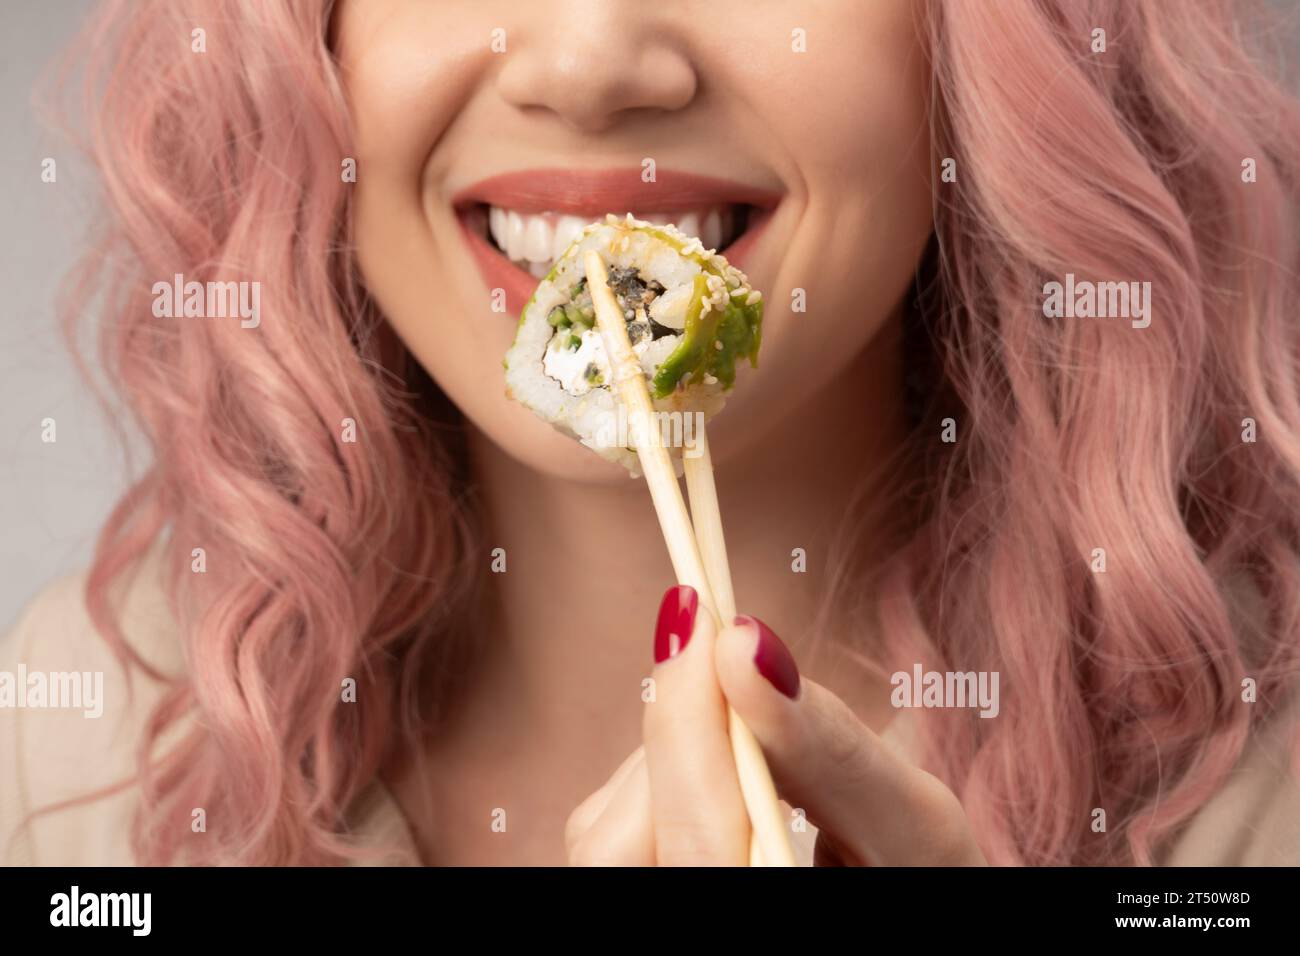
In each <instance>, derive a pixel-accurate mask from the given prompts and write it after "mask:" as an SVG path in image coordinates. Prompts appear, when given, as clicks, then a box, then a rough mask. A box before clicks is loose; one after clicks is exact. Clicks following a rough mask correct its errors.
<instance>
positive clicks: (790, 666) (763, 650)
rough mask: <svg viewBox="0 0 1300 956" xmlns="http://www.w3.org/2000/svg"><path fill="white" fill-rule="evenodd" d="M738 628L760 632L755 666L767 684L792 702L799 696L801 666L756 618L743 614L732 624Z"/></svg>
mask: <svg viewBox="0 0 1300 956" xmlns="http://www.w3.org/2000/svg"><path fill="white" fill-rule="evenodd" d="M732 623H733V624H734V625H735V626H736V627H752V628H753V629H754V630H756V631H757V632H758V648H757V649H756V650H755V651H754V666H755V667H757V668H758V672H759V673H760V674H762V675H763V676H764V677H766V678H767V682H768V683H769V684H771V685H772V686H773V687H775V688H776V689H777V690H779V691H780V692H781V693H783V694H785V696H786V697H789V698H790V699H791V700H794V699H795V698H797V697H798V696H799V665H798V664H796V663H795V662H794V656H793V655H792V654H791V653H790V649H789V648H788V647H786V646H785V644H784V643H783V642H782V641H781V638H779V637H777V636H776V634H774V633H773V632H772V629H771V628H770V627H768V626H767V625H766V624H764V623H763V622H762V621H760V620H759V619H758V618H756V617H750V616H749V615H748V614H741V615H739V616H737V617H736V620H735V621H734V622H732Z"/></svg>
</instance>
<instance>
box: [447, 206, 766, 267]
mask: <svg viewBox="0 0 1300 956" xmlns="http://www.w3.org/2000/svg"><path fill="white" fill-rule="evenodd" d="M753 208H754V207H752V206H750V205H748V204H745V203H735V204H722V205H713V206H704V207H700V208H696V209H683V210H679V211H676V212H639V211H637V210H636V209H631V210H627V209H620V210H613V209H609V210H604V211H602V212H599V213H596V214H594V215H588V216H575V215H572V214H569V213H560V212H555V211H553V210H546V211H544V212H527V211H520V210H517V209H506V208H503V207H501V206H493V205H489V204H482V205H480V207H479V208H478V209H476V210H472V211H471V216H472V219H473V221H474V223H475V224H476V226H477V225H479V224H485V225H486V235H485V236H484V238H485V239H487V240H488V241H489V242H490V243H491V244H492V246H493V247H494V248H495V249H496V250H497V252H499V253H501V254H502V255H503V256H505V257H506V258H507V259H509V260H510V261H511V262H512V263H514V264H515V265H516V266H518V267H519V268H520V269H523V270H525V271H527V272H529V273H531V274H532V275H533V277H534V278H538V279H540V278H543V277H544V276H545V275H546V274H547V273H548V272H550V271H551V268H552V267H553V266H554V265H555V262H556V260H557V259H559V258H560V256H562V255H563V254H564V250H565V249H567V248H569V246H570V244H571V243H572V242H573V240H575V239H577V238H578V236H579V235H581V234H582V230H583V229H584V228H585V227H586V226H587V224H588V223H590V222H591V221H592V220H595V219H602V218H604V215H605V213H608V212H613V213H615V214H616V215H619V216H622V215H624V214H626V213H628V212H631V214H632V216H633V217H634V218H636V219H644V220H645V221H647V222H652V223H654V224H656V225H661V226H662V225H665V224H668V223H671V224H672V225H674V226H676V227H677V228H678V229H680V230H681V231H682V232H684V233H686V234H687V235H688V236H699V238H700V241H701V242H702V243H704V247H705V248H706V249H710V250H713V251H718V252H720V251H723V250H725V249H726V248H727V247H728V246H730V245H731V244H732V243H733V242H734V241H735V240H736V238H737V237H739V236H740V235H741V234H743V233H744V231H745V228H746V224H747V223H748V221H749V217H750V213H751V210H752V209H753Z"/></svg>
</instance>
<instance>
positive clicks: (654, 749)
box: [642, 586, 749, 866]
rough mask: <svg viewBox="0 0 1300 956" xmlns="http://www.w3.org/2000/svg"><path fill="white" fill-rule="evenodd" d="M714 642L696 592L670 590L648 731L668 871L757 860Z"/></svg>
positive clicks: (661, 854)
mask: <svg viewBox="0 0 1300 956" xmlns="http://www.w3.org/2000/svg"><path fill="white" fill-rule="evenodd" d="M697 612H698V613H697ZM713 638H714V624H713V617H712V613H711V612H710V611H709V610H708V609H707V608H703V607H700V606H699V603H698V596H697V594H696V592H695V590H694V589H693V588H689V587H685V586H679V587H675V588H670V589H669V590H668V593H667V594H665V595H664V600H663V604H662V605H661V606H660V610H659V621H658V625H657V627H656V631H655V660H656V665H655V669H654V674H653V676H654V681H655V696H654V700H653V701H652V702H651V703H648V704H647V705H646V709H645V717H644V720H643V723H642V737H643V739H644V741H645V753H646V766H647V767H648V768H649V771H650V795H651V800H652V804H653V809H654V832H655V854H656V859H657V860H658V863H659V865H660V866H674V865H686V866H689V865H728V864H735V865H737V866H743V865H745V863H746V862H747V861H748V859H749V818H748V817H747V816H746V814H745V804H744V800H743V799H742V797H741V793H740V784H739V782H738V781H737V779H736V768H735V764H734V762H733V761H732V757H731V743H730V738H729V737H728V736H727V708H726V702H725V701H724V699H723V697H722V692H721V691H720V690H719V688H718V681H717V675H716V674H715V672H714V666H713Z"/></svg>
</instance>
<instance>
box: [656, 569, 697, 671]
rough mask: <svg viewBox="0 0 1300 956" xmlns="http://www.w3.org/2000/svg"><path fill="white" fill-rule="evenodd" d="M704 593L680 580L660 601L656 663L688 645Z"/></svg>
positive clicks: (674, 654) (674, 655)
mask: <svg viewBox="0 0 1300 956" xmlns="http://www.w3.org/2000/svg"><path fill="white" fill-rule="evenodd" d="M699 606H700V596H699V595H698V594H697V593H696V592H695V588H693V587H691V586H690V585H689V584H678V585H675V586H673V587H671V588H669V589H668V590H667V591H665V592H664V599H663V600H662V601H661V602H660V603H659V623H658V624H656V625H655V663H656V664H662V663H663V662H664V661H666V660H668V658H670V657H676V656H677V655H678V654H680V653H681V652H682V650H683V649H684V648H685V647H686V644H687V642H689V641H690V639H691V632H692V631H694V630H695V611H696V609H697V608H698V607H699Z"/></svg>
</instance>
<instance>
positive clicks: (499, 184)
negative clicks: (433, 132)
mask: <svg viewBox="0 0 1300 956" xmlns="http://www.w3.org/2000/svg"><path fill="white" fill-rule="evenodd" d="M780 198H781V197H780V194H778V193H775V192H772V191H770V190H767V189H763V188H760V187H757V186H750V185H747V184H745V183H738V182H734V181H732V180H728V179H719V178H716V177H713V176H702V175H699V174H697V173H688V172H682V171H680V170H673V169H658V170H656V172H655V177H654V181H653V182H646V181H645V180H644V179H643V178H642V171H641V167H639V166H638V167H631V168H615V169H588V170H582V169H525V170H519V171H516V172H510V173H501V174H499V175H496V176H491V177H489V178H487V179H484V180H481V181H480V182H477V183H475V184H473V185H472V186H468V187H466V188H465V189H463V190H461V191H460V192H458V193H457V194H456V195H455V197H454V198H453V199H452V205H453V206H455V207H462V206H467V205H471V204H474V203H482V204H485V205H489V206H497V207H499V208H502V209H513V210H516V211H517V212H521V213H541V212H558V213H568V214H571V215H577V216H593V217H594V216H599V215H603V214H604V213H611V212H612V213H624V212H635V213H637V214H641V213H652V212H673V211H676V210H681V209H691V208H698V207H702V206H711V205H720V204H724V203H727V204H737V205H739V204H743V205H749V206H756V207H758V208H760V209H770V208H772V207H774V206H775V205H776V204H777V203H778V202H779V201H780Z"/></svg>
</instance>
